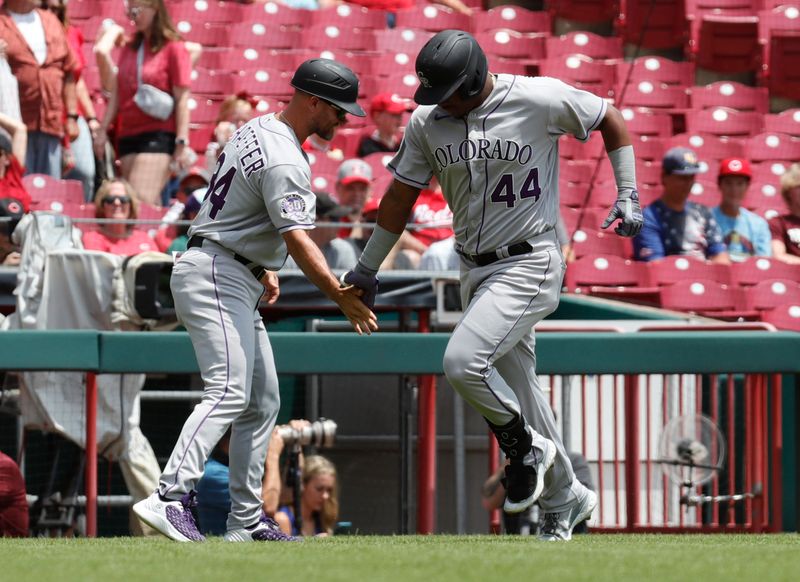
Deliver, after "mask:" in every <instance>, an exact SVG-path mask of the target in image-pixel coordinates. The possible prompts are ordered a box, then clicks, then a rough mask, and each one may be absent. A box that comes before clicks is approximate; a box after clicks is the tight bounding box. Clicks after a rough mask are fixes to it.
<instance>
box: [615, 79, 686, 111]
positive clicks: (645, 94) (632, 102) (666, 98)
mask: <svg viewBox="0 0 800 582" xmlns="http://www.w3.org/2000/svg"><path fill="white" fill-rule="evenodd" d="M616 95H617V97H616V99H615V101H616V102H617V103H619V105H620V106H622V107H648V108H655V109H686V108H687V107H689V93H688V91H687V90H686V89H685V88H683V87H678V86H676V85H666V84H663V83H653V82H651V81H639V82H637V83H629V84H628V86H627V87H620V88H618V89H617V91H616Z"/></svg>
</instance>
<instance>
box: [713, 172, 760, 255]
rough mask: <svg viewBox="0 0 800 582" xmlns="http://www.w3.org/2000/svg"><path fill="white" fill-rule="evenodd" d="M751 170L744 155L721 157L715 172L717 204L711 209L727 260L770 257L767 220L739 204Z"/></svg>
mask: <svg viewBox="0 0 800 582" xmlns="http://www.w3.org/2000/svg"><path fill="white" fill-rule="evenodd" d="M752 177H753V171H752V170H751V169H750V162H749V161H748V160H746V159H744V158H727V159H725V160H722V162H720V165H719V174H717V186H718V187H719V192H720V204H719V206H715V207H714V208H713V209H712V210H711V212H712V213H713V214H714V219H715V220H716V221H717V224H718V225H719V228H720V231H721V232H722V238H723V241H724V242H725V246H726V247H727V249H728V255H729V256H730V258H731V261H735V262H740V261H744V260H746V259H747V258H748V257H752V256H762V257H769V256H772V245H771V237H770V234H769V226H768V225H767V221H766V220H764V219H763V218H761V217H760V216H758V215H757V214H755V213H754V212H750V211H749V210H747V209H746V208H744V207H743V206H742V202H743V201H744V199H745V196H747V190H748V188H749V187H750V180H751V179H752Z"/></svg>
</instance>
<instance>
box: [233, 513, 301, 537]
mask: <svg viewBox="0 0 800 582" xmlns="http://www.w3.org/2000/svg"><path fill="white" fill-rule="evenodd" d="M225 541H226V542H299V541H300V538H296V537H294V536H290V535H289V534H286V533H284V532H283V531H281V528H280V526H279V525H278V523H277V522H276V521H275V520H274V519H272V518H271V517H267V515H266V514H264V513H263V512H262V513H261V519H260V520H259V521H258V523H255V524H253V525H251V526H248V527H242V528H238V529H229V530H228V531H227V532H225Z"/></svg>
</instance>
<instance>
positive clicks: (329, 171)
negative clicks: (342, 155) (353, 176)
mask: <svg viewBox="0 0 800 582" xmlns="http://www.w3.org/2000/svg"><path fill="white" fill-rule="evenodd" d="M341 163H342V161H341V160H336V159H334V158H331V157H330V156H328V155H326V154H325V153H324V152H310V153H308V165H309V166H310V167H311V173H312V174H313V175H315V176H316V175H326V176H327V175H334V176H335V175H336V172H337V171H338V170H339V166H340V165H341Z"/></svg>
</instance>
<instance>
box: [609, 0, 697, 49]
mask: <svg viewBox="0 0 800 582" xmlns="http://www.w3.org/2000/svg"><path fill="white" fill-rule="evenodd" d="M620 20H621V29H622V30H621V36H622V40H623V41H624V42H625V43H628V44H632V45H636V46H641V47H643V48H647V49H672V48H683V47H684V46H685V45H686V39H687V33H686V31H687V29H688V27H687V21H686V11H685V8H684V0H627V1H626V2H625V3H624V7H623V9H622V11H621V14H620Z"/></svg>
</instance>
